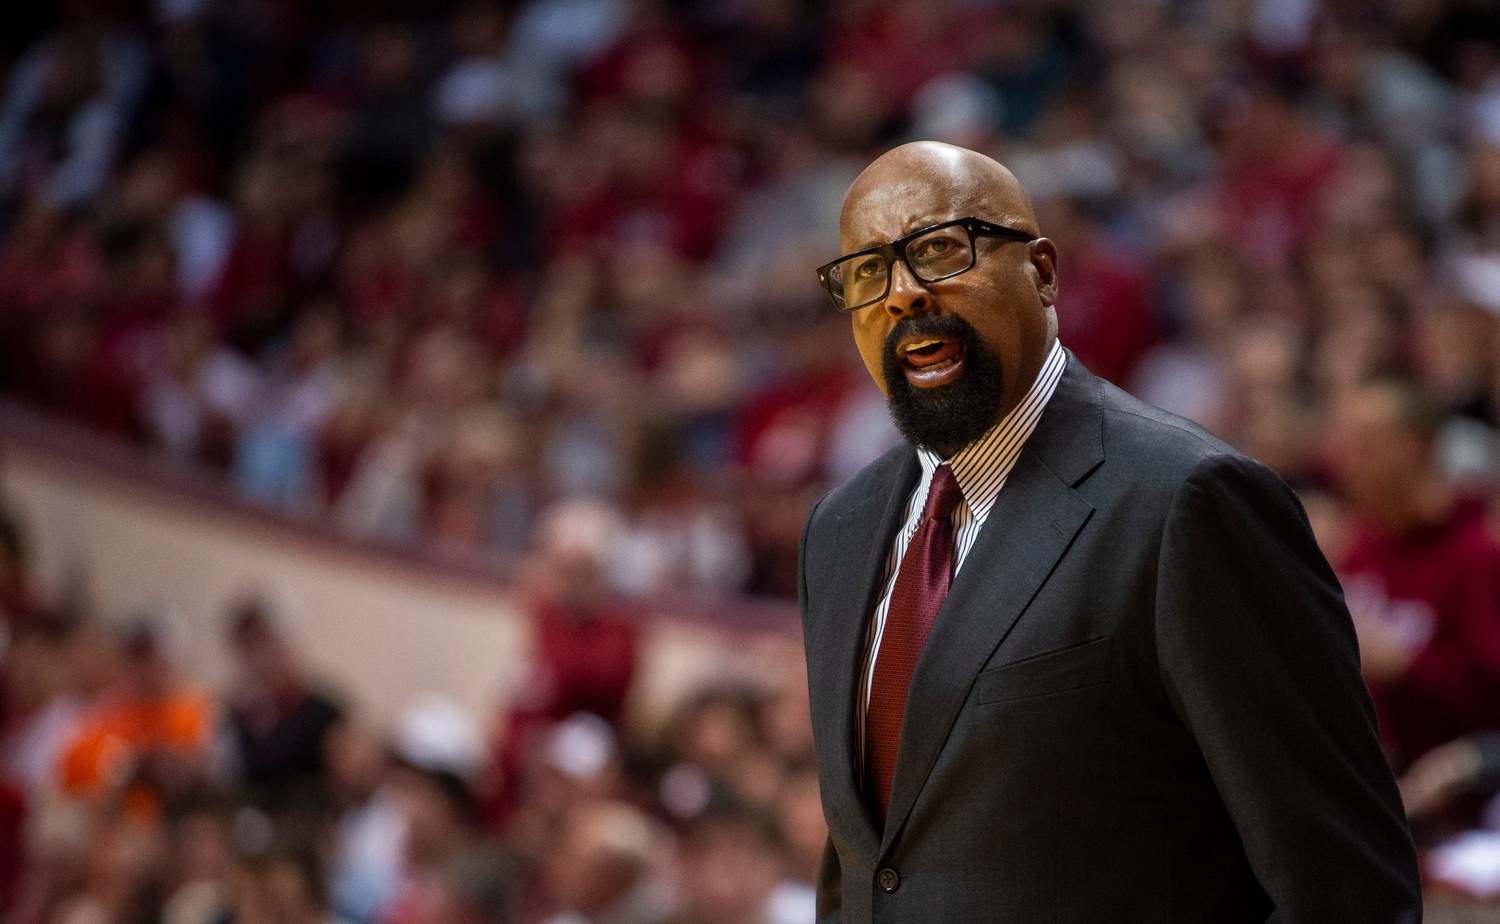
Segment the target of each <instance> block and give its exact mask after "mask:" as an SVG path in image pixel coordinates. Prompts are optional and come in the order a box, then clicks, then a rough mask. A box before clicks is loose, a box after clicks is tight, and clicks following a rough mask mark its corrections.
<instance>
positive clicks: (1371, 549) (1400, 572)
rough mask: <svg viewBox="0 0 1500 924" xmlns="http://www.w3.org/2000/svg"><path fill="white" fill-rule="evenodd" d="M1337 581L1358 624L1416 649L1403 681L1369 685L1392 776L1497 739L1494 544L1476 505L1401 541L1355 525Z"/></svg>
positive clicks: (1497, 560)
mask: <svg viewBox="0 0 1500 924" xmlns="http://www.w3.org/2000/svg"><path fill="white" fill-rule="evenodd" d="M1340 576H1341V579H1342V581H1343V584H1344V594H1345V597H1346V598H1347V599H1348V602H1349V610H1350V612H1351V613H1352V614H1353V616H1354V618H1355V619H1356V620H1361V619H1379V620H1383V621H1385V622H1386V623H1387V625H1388V626H1389V627H1390V628H1392V629H1393V630H1394V631H1396V632H1398V633H1400V634H1402V635H1405V636H1406V637H1407V638H1408V639H1409V640H1410V641H1411V642H1412V643H1413V644H1414V645H1415V646H1417V654H1416V656H1415V658H1414V659H1413V660H1412V662H1411V664H1410V665H1409V666H1408V667H1407V669H1406V671H1405V672H1404V673H1403V674H1402V675H1401V676H1400V677H1398V678H1396V679H1394V680H1389V681H1375V680H1372V681H1371V682H1370V694H1371V696H1372V697H1373V698H1374V700H1375V712H1376V715H1377V716H1378V717H1379V720H1380V731H1381V736H1382V738H1383V739H1384V741H1385V742H1386V746H1387V748H1388V750H1389V752H1390V754H1391V756H1392V758H1393V759H1394V761H1395V762H1396V764H1397V765H1398V766H1400V765H1402V764H1405V763H1407V762H1409V761H1411V760H1413V759H1415V758H1416V757H1418V756H1420V755H1421V754H1422V753H1423V752H1424V751H1426V750H1428V749H1429V748H1432V747H1435V746H1437V745H1439V744H1442V743H1444V742H1446V741H1451V740H1453V739H1454V738H1458V737H1461V736H1463V735H1466V734H1469V733H1471V732H1475V731H1480V730H1485V729H1500V541H1497V540H1496V538H1495V536H1494V535H1493V534H1492V533H1491V531H1490V529H1489V524H1488V523H1487V521H1486V519H1485V516H1484V509H1483V507H1482V506H1481V505H1480V504H1478V503H1475V502H1473V501H1463V502H1460V503H1458V504H1457V505H1455V507H1454V508H1453V510H1452V512H1451V513H1450V514H1449V515H1448V517H1447V518H1446V519H1444V520H1442V521H1440V522H1436V523H1432V524H1429V525H1426V526H1423V527H1421V528H1419V529H1416V530H1412V531H1410V532H1408V533H1406V534H1404V535H1399V536H1397V535H1391V534H1389V533H1388V532H1386V531H1384V530H1381V529H1378V528H1376V527H1374V526H1373V525H1371V524H1364V525H1362V526H1361V527H1360V529H1359V530H1358V533H1357V535H1356V538H1355V541H1354V543H1353V545H1352V546H1351V549H1350V553H1349V555H1348V558H1347V560H1346V561H1345V563H1344V567H1343V568H1342V569H1341V575H1340Z"/></svg>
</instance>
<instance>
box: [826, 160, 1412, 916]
mask: <svg viewBox="0 0 1500 924" xmlns="http://www.w3.org/2000/svg"><path fill="white" fill-rule="evenodd" d="M839 231H840V237H841V240H842V248H843V251H844V254H845V256H843V257H841V258H839V259H838V260H835V261H833V262H832V263H829V264H828V265H826V266H824V267H822V268H821V269H820V270H819V278H820V280H821V281H822V283H823V285H824V288H825V289H826V290H827V292H828V294H829V296H830V298H831V299H832V301H833V303H834V305H835V307H836V308H837V309H839V310H842V311H845V312H848V314H849V318H850V321H851V323H852V325H853V332H854V340H855V343H856V344H857V346H858V348H859V352H860V355H861V357H862V358H863V359H864V362H865V365H866V367H867V368H868V369H869V372H870V375H871V376H872V377H873V378H874V380H875V383H876V384H877V385H878V386H879V387H880V388H881V390H883V391H884V392H885V393H886V395H887V397H888V399H889V404H890V409H891V413H892V415H893V417H894V419H895V421H896V423H897V425H898V427H899V428H900V430H901V432H902V433H903V434H904V435H905V437H906V440H905V442H904V443H902V444H901V445H899V446H897V447H896V448H895V449H893V450H891V451H890V452H889V453H887V454H886V455H885V456H883V457H882V458H880V459H879V460H877V461H876V462H874V463H872V464H871V465H870V466H869V467H867V468H866V469H864V470H863V471H861V472H860V473H859V474H858V475H856V476H855V477H854V478H853V479H851V480H850V481H849V482H848V483H846V484H844V485H842V486H840V487H838V488H836V489H834V490H833V491H831V492H830V493H829V494H828V495H827V496H825V497H824V498H823V499H822V500H821V501H819V502H818V504H817V505H816V506H815V507H814V508H813V511H812V513H811V514H810V516H809V517H808V521H807V526H806V528H805V531H804V534H803V541H802V560H801V587H800V590H801V604H802V616H803V628H804V638H805V642H806V646H807V661H808V677H809V684H810V689H811V694H812V711H813V726H814V731H815V738H816V744H817V755H818V770H819V776H820V782H821V785H822V794H823V806H824V812H825V814H826V816H827V819H828V827H829V832H830V836H829V842H828V846H827V849H826V851H825V855H824V863H823V869H822V873H821V875H820V883H819V902H818V906H819V910H818V919H819V921H822V922H831V921H842V922H846V924H855V922H861V924H862V922H872V921H882V922H903V924H911V922H936V921H952V922H963V924H973V922H996V924H1002V922H1003V924H1041V922H1060V924H1079V922H1100V924H1141V922H1193V924H1226V922H1230V924H1232V922H1251V921H1254V922H1276V924H1330V922H1351V924H1353V922H1359V924H1396V922H1415V921H1419V920H1420V916H1421V912H1420V907H1421V905H1420V891H1419V885H1418V879H1417V871H1416V861H1415V857H1414V853H1413V849H1412V844H1411V840H1410V837H1409V835H1408V833H1407V828H1406V823H1405V819H1404V816H1403V814H1402V811H1401V803H1400V800H1399V798H1398V796H1397V793H1396V788H1395V785H1394V782H1393V781H1392V778H1391V774H1390V771H1389V769H1388V767H1387V765H1386V762H1385V759H1384V757H1383V755H1382V754H1381V751H1380V746H1379V743H1378V739H1377V735H1376V728H1375V719H1374V714H1373V711H1372V709H1371V706H1370V700H1369V697H1368V695H1367V694H1366V691H1365V688H1364V685H1363V683H1362V682H1361V680H1360V674H1359V653H1358V650H1357V648H1356V644H1355V636H1354V631H1353V629H1352V627H1351V623H1350V619H1349V615H1348V612H1347V610H1346V609H1345V606H1344V602H1343V598H1342V596H1341V594H1340V591H1339V585H1338V582H1337V580H1336V579H1335V578H1334V575H1333V573H1332V571H1331V570H1330V569H1329V567H1328V564H1327V563H1326V562H1325V561H1324V559H1323V557H1322V555H1321V554H1320V553H1319V551H1318V548H1317V546H1316V544H1315V543H1314V541H1313V537H1312V533H1311V531H1310V530H1309V528H1308V524H1307V519H1306V517H1305V516H1304V515H1303V512H1302V509H1301V507H1300V505H1299V504H1298V502H1297V500H1296V498H1295V497H1294V496H1293V494H1292V492H1291V491H1290V490H1289V489H1288V488H1287V487H1286V485H1284V484H1283V483H1282V482H1281V481H1280V480H1279V479H1278V478H1277V477H1276V476H1275V475H1274V474H1272V473H1271V472H1270V471H1269V470H1268V469H1267V468H1266V467H1265V466H1263V465H1261V464H1260V463H1258V462H1255V461H1252V460H1250V459H1247V458H1245V457H1244V456H1242V455H1240V454H1239V453H1237V452H1235V451H1234V450H1233V449H1232V448H1230V447H1229V446H1227V445H1225V444H1224V443H1222V442H1220V441H1219V440H1217V439H1215V438H1214V437H1213V436H1211V435H1210V434H1208V433H1207V432H1205V431H1204V430H1203V429H1201V428H1200V427H1198V426H1196V425H1194V424H1193V423H1191V422H1189V421H1186V420H1183V419H1181V418H1177V417H1174V416H1172V415H1171V414H1168V413H1166V412H1164V411H1161V410H1158V409H1157V408H1154V407H1151V406H1149V405H1146V404H1143V403H1141V402H1140V401H1137V400H1135V399H1134V398H1132V397H1130V396H1129V395H1127V394H1125V393H1124V392H1122V391H1120V390H1119V389H1117V388H1115V387H1113V386H1112V385H1109V384H1108V383H1106V382H1104V381H1102V380H1100V379H1098V378H1096V377H1094V376H1093V375H1091V374H1090V373H1089V371H1088V370H1087V369H1085V368H1084V367H1083V364H1082V363H1080V362H1079V361H1078V359H1077V357H1075V356H1073V355H1072V354H1071V353H1069V352H1068V351H1067V350H1066V349H1065V348H1064V347H1063V346H1062V345H1061V344H1059V343H1058V340H1057V315H1056V312H1055V305H1056V304H1057V301H1058V253H1057V248H1056V247H1055V246H1054V245H1053V243H1052V242H1051V241H1049V240H1047V239H1046V238H1044V237H1041V236H1040V234H1041V229H1040V228H1038V227H1037V223H1036V216H1035V214H1034V212H1033V210H1032V207H1031V203H1030V201H1029V200H1028V198H1027V196H1026V193H1025V191H1024V190H1022V188H1021V187H1020V185H1019V184H1018V183H1017V182H1016V180H1015V178H1014V177H1013V176H1012V175H1011V174H1010V172H1009V171H1007V170H1006V169H1005V168H1004V167H1002V166H1001V165H1000V164H998V163H996V162H994V161H993V160H990V159H989V158H986V157H984V156H982V155H979V154H976V153H974V152H972V151H966V150H963V149H960V148H954V147H950V146H947V145H940V144H932V143H918V144H911V145H906V146H903V147H899V148H896V149H895V150H893V151H891V152H889V153H888V154H886V155H885V156H883V157H881V158H880V159H879V160H877V161H876V162H875V163H874V164H872V165H871V166H870V167H869V168H868V169H867V170H865V172H864V173H863V174H861V176H860V177H859V179H858V180H857V181H856V182H855V184H854V186H853V187H852V188H851V189H850V190H849V194H848V197H847V198H846V199H845V202H844V209H843V214H842V217H841V219H840V224H839ZM1062 308H1063V310H1067V306H1066V301H1064V302H1063V306H1062Z"/></svg>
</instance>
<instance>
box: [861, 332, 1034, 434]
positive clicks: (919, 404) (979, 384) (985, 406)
mask: <svg viewBox="0 0 1500 924" xmlns="http://www.w3.org/2000/svg"><path fill="white" fill-rule="evenodd" d="M911 336H926V337H942V338H943V339H946V340H954V341H958V342H959V343H962V344H963V361H964V368H963V372H962V373H961V374H960V375H959V377H958V378H957V379H956V380H954V381H952V382H950V383H948V384H947V385H940V386H938V387H937V388H918V387H917V386H915V385H913V384H912V383H910V382H908V381H907V380H906V366H905V364H904V363H902V362H901V360H900V359H899V358H898V357H897V356H896V344H897V343H899V342H900V341H901V340H902V338H905V337H911ZM881 373H882V374H883V375H884V376H885V387H886V394H887V399H888V403H889V404H890V408H891V417H892V418H894V419H895V422H896V429H898V430H900V431H901V434H902V435H903V436H905V437H906V439H907V441H908V442H910V443H911V444H912V445H914V446H918V447H921V448H923V449H930V450H931V451H933V452H935V453H937V454H938V456H940V457H942V458H944V459H948V458H951V457H952V456H953V454H954V453H956V452H958V451H959V450H960V449H963V448H964V447H965V446H967V445H969V444H970V443H972V442H974V441H975V440H977V439H979V438H980V437H981V436H983V435H984V434H985V431H986V430H988V429H989V428H990V427H993V426H994V425H995V423H996V422H997V421H998V420H999V419H1000V404H1001V399H1002V398H1003V397H1004V393H1005V384H1004V382H1003V380H1002V379H1001V364H1000V357H999V356H997V355H996V354H995V352H994V351H993V350H991V349H990V348H989V346H988V345H986V344H985V342H984V341H983V340H981V339H979V333H978V331H976V330H974V328H973V327H972V326H971V325H970V324H969V322H968V321H965V320H964V319H963V318H960V317H957V316H955V315H942V316H939V315H932V314H924V315H920V316H918V317H914V318H906V319H905V320H903V321H900V322H898V323H897V324H896V326H895V328H893V329H892V330H891V333H890V335H889V336H887V337H886V338H885V350H884V352H883V359H882V368H881Z"/></svg>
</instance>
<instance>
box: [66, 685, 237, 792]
mask: <svg viewBox="0 0 1500 924" xmlns="http://www.w3.org/2000/svg"><path fill="white" fill-rule="evenodd" d="M213 724H214V710H213V701H212V699H210V697H209V696H208V694H206V693H204V692H202V691H200V690H194V689H183V690H178V691H175V692H173V693H169V694H167V695H166V696H163V697H161V698H159V699H151V700H127V701H119V702H112V703H105V704H102V705H100V706H99V707H97V708H96V709H94V710H93V711H91V712H90V713H88V714H87V715H85V716H84V717H83V718H82V720H81V721H80V723H79V729H78V734H77V735H76V736H75V737H74V738H73V741H72V742H71V743H70V744H69V745H68V746H67V747H66V748H64V749H63V757H62V761H61V764H60V766H59V769H60V771H61V774H62V791H63V793H64V794H67V795H71V796H80V797H95V798H97V797H101V796H106V795H108V794H109V793H111V792H113V791H115V790H117V789H118V788H119V787H121V786H127V784H128V783H129V777H130V776H131V775H132V774H133V773H134V772H135V770H136V768H137V766H138V764H139V761H140V759H141V758H142V757H144V756H146V755H149V754H152V753H158V752H166V753H171V754H175V755H178V756H181V757H185V758H188V759H195V758H202V757H203V756H204V755H205V753H206V752H207V749H208V743H209V738H210V737H211V735H212V734H213ZM137 790H139V787H130V786H127V790H126V804H127V807H130V808H133V809H137V810H141V811H147V812H149V811H152V810H154V808H155V799H154V798H153V797H151V796H150V794H149V792H140V791H137Z"/></svg>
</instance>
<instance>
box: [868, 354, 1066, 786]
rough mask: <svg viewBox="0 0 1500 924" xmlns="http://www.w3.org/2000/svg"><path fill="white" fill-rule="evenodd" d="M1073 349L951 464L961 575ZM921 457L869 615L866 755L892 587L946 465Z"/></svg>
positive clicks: (1049, 364)
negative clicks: (958, 499) (959, 498)
mask: <svg viewBox="0 0 1500 924" xmlns="http://www.w3.org/2000/svg"><path fill="white" fill-rule="evenodd" d="M1067 362H1068V354H1066V353H1064V352H1063V349H1062V345H1061V344H1059V343H1058V342H1057V341H1056V340H1053V341H1052V349H1051V350H1050V351H1048V353H1047V358H1046V360H1045V361H1043V363H1042V371H1041V372H1039V373H1037V377H1036V381H1035V382H1033V383H1031V388H1030V389H1028V390H1027V392H1026V397H1024V398H1022V399H1021V403H1020V404H1018V405H1016V407H1015V409H1014V410H1012V411H1011V412H1010V413H1009V414H1007V415H1005V417H1004V419H1002V420H1001V421H1000V422H999V423H997V424H995V426H993V427H991V428H990V429H989V431H988V432H986V433H985V434H984V436H981V437H980V438H979V439H977V440H975V441H974V442H972V443H970V444H969V445H967V446H965V447H964V448H963V449H961V450H959V452H958V453H957V454H955V455H954V456H953V458H952V459H950V460H949V461H948V464H949V465H950V466H952V468H953V474H954V477H956V478H957V479H958V487H959V490H960V491H961V492H962V493H963V496H964V501H963V503H961V504H959V505H958V507H957V509H955V510H954V511H953V530H954V536H953V573H954V575H955V576H956V575H957V574H958V572H959V569H961V568H962V567H963V566H964V559H966V558H968V556H969V549H971V548H973V546H974V540H975V539H976V538H977V537H978V536H979V531H980V530H981V529H982V528H983V527H984V521H985V520H986V519H988V518H989V515H990V510H991V508H993V507H994V506H995V498H997V497H999V496H1000V489H1001V488H1003V487H1005V479H1006V477H1007V476H1009V475H1010V470H1011V469H1012V468H1013V467H1015V464H1016V460H1017V459H1018V458H1020V456H1021V447H1022V446H1023V445H1025V443H1026V439H1027V437H1029V436H1031V432H1032V431H1033V430H1035V429H1036V424H1037V421H1038V420H1040V419H1041V417H1042V411H1043V409H1045V408H1046V407H1047V402H1048V401H1049V400H1051V398H1052V393H1053V392H1055V391H1056V390H1057V383H1058V380H1060V379H1061V378H1062V374H1063V368H1064V367H1065V366H1066V365H1067ZM917 460H918V461H919V462H921V464H922V477H921V479H920V480H919V481H918V482H917V486H916V488H915V489H913V491H912V492H911V497H910V498H909V499H908V500H907V502H906V519H905V521H904V522H903V523H902V526H901V529H900V530H898V531H897V533H896V539H895V541H894V542H892V543H891V550H890V552H889V553H888V554H887V555H886V557H885V575H884V578H883V583H882V588H883V589H882V591H881V594H880V604H879V605H878V606H876V607H875V614H874V616H873V617H872V618H871V619H870V626H869V628H868V629H867V630H866V633H865V651H866V652H867V654H866V655H865V664H864V670H863V672H862V673H861V674H860V681H859V683H860V690H861V691H862V695H861V696H860V697H859V709H858V716H857V719H856V722H855V725H856V727H857V728H858V729H859V754H860V759H861V760H863V757H864V752H865V746H864V745H865V740H864V738H865V711H866V709H867V708H868V707H869V703H870V684H871V683H872V682H873V681H874V678H875V659H876V657H877V656H878V655H879V653H880V635H881V633H882V632H883V631H885V617H886V612H887V611H888V610H889V609H890V606H891V592H892V591H893V590H895V588H896V572H897V571H898V570H899V569H900V567H901V558H902V556H904V555H905V554H906V546H907V545H908V544H909V543H910V542H911V537H912V536H913V535H914V534H915V533H916V531H917V527H918V526H919V525H921V522H922V510H923V508H924V507H925V506H926V504H927V488H928V486H929V485H931V484H932V473H933V472H934V471H936V470H937V467H938V466H939V465H942V464H943V460H942V459H940V458H939V457H938V456H937V454H936V453H934V452H931V451H930V450H927V449H919V450H917Z"/></svg>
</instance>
